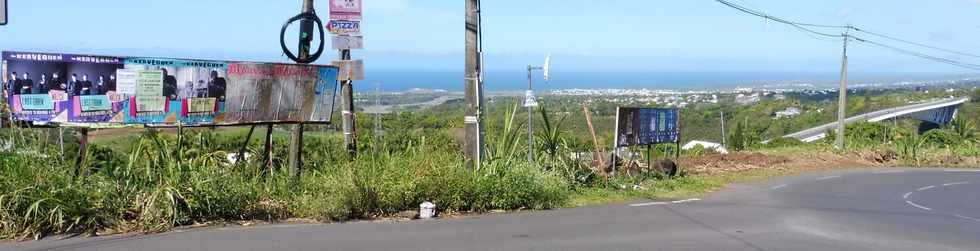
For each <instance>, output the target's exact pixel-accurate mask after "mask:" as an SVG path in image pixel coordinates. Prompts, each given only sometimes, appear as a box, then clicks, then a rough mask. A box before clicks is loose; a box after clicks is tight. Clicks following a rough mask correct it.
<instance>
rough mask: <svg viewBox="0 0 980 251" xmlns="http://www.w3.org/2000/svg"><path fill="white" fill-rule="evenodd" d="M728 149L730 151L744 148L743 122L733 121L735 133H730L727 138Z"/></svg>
mask: <svg viewBox="0 0 980 251" xmlns="http://www.w3.org/2000/svg"><path fill="white" fill-rule="evenodd" d="M728 142H729V145H731V147H730V149H731V150H732V151H736V152H738V151H742V150H745V123H744V122H738V123H735V133H732V136H731V138H730V139H729V140H728Z"/></svg>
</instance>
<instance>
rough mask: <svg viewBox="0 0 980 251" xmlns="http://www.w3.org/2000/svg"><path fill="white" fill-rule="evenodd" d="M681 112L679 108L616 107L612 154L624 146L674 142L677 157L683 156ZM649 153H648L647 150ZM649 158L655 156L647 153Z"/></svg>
mask: <svg viewBox="0 0 980 251" xmlns="http://www.w3.org/2000/svg"><path fill="white" fill-rule="evenodd" d="M680 121H681V113H680V110H679V109H676V108H674V109H660V108H627V107H617V108H616V129H615V130H616V134H615V136H614V141H615V142H614V143H613V144H614V145H613V149H614V150H613V152H614V153H615V152H618V151H617V150H618V149H619V148H622V147H630V146H651V145H658V144H665V143H674V144H675V145H676V146H677V149H675V152H674V157H675V158H679V157H680V142H681V123H680ZM648 151H649V150H648ZM647 155H648V156H653V155H652V154H650V153H648V154H647Z"/></svg>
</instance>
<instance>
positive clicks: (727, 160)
mask: <svg viewBox="0 0 980 251" xmlns="http://www.w3.org/2000/svg"><path fill="white" fill-rule="evenodd" d="M679 162H680V166H681V167H683V168H684V169H685V171H687V172H688V173H690V174H694V175H715V174H725V173H733V172H744V171H753V170H762V169H770V170H819V169H834V168H862V167H888V166H900V165H903V164H905V162H904V161H901V160H900V159H899V158H898V155H897V154H895V153H894V152H891V151H853V152H848V153H846V154H838V153H832V152H795V153H762V152H749V153H733V154H727V155H722V154H711V155H703V156H691V157H682V158H681V159H680V161H679Z"/></svg>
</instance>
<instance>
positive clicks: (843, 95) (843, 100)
mask: <svg viewBox="0 0 980 251" xmlns="http://www.w3.org/2000/svg"><path fill="white" fill-rule="evenodd" d="M849 38H850V35H848V31H844V52H843V54H842V56H841V68H840V91H839V92H840V96H839V97H838V104H837V149H840V150H844V120H846V119H847V118H846V112H847V109H846V107H847V40H848V39H849Z"/></svg>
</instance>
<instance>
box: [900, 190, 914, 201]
mask: <svg viewBox="0 0 980 251" xmlns="http://www.w3.org/2000/svg"><path fill="white" fill-rule="evenodd" d="M909 197H912V192H908V193H905V195H902V199H906V200H907V199H909Z"/></svg>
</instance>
